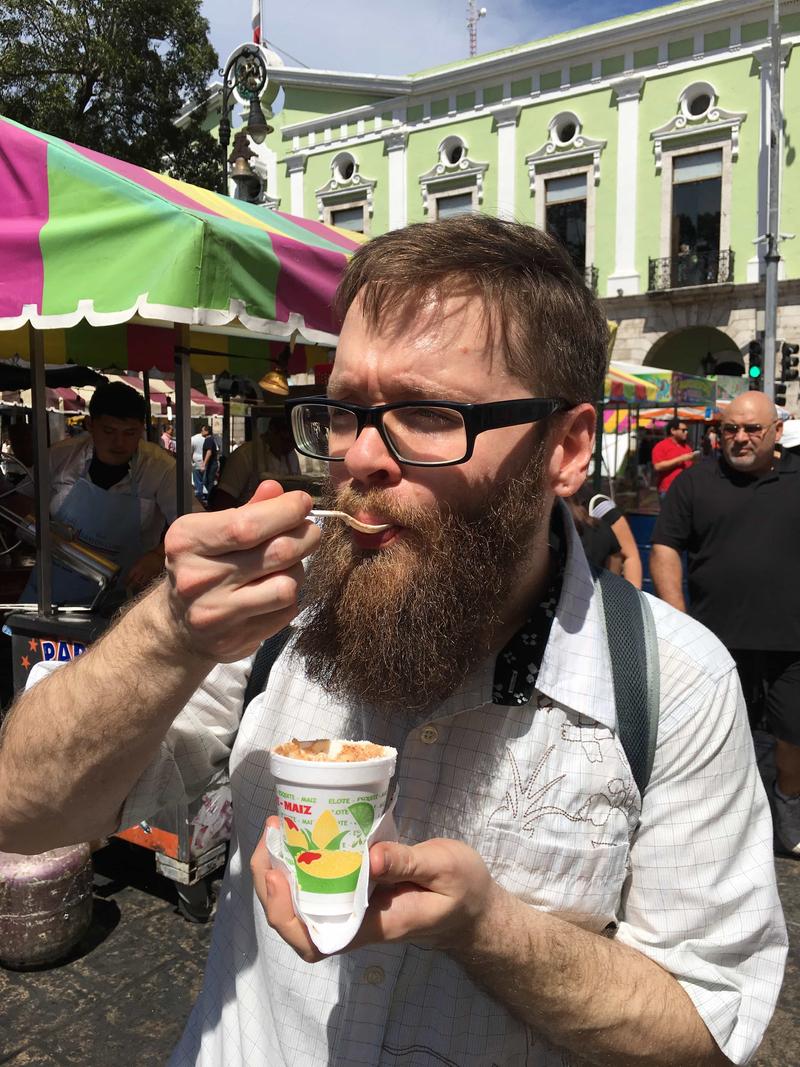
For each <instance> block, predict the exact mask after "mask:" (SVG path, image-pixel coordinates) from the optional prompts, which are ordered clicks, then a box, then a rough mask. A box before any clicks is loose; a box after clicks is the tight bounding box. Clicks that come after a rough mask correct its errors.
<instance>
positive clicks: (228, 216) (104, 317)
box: [0, 117, 363, 373]
mask: <svg viewBox="0 0 800 1067" xmlns="http://www.w3.org/2000/svg"><path fill="white" fill-rule="evenodd" d="M361 240H363V238H361V236H360V235H358V234H350V233H346V232H345V231H342V230H338V229H336V228H334V227H330V226H323V225H322V224H321V223H317V222H314V221H311V220H308V219H299V218H295V217H293V216H291V215H285V214H282V213H281V212H277V211H272V210H269V209H267V208H264V207H260V206H258V205H254V204H247V203H245V202H243V201H239V200H233V199H231V198H230V197H226V196H222V195H221V194H219V193H214V192H211V191H209V190H206V189H200V188H198V187H196V186H192V185H188V184H186V183H185V182H180V181H177V180H175V179H173V178H169V177H166V176H165V175H162V174H156V173H155V172H153V171H149V170H145V169H143V168H141V167H135V166H133V165H131V164H129V163H123V162H122V161H120V160H118V159H113V158H111V157H110V156H104V155H100V154H99V153H97V152H94V151H91V150H90V149H87V148H81V147H79V146H78V145H73V144H70V143H68V142H66V141H62V140H59V139H58V138H56V137H51V136H49V135H47V134H43V133H37V132H36V131H34V130H30V129H27V128H26V127H24V126H20V125H19V124H17V123H14V122H12V121H10V120H9V119H6V118H3V117H0V358H8V357H10V356H13V355H18V356H20V357H21V358H23V359H26V358H28V351H27V343H23V333H24V334H27V332H28V331H27V330H26V329H24V328H25V327H26V326H27V324H31V325H32V326H34V327H36V328H37V329H43V330H47V331H55V332H54V333H53V334H52V336H51V337H50V338H49V339H48V338H47V337H46V339H45V345H46V348H45V359H46V361H47V362H48V363H54V362H72V363H75V362H78V363H85V364H88V365H91V366H100V367H103V366H111V365H116V366H118V367H120V368H127V369H128V370H144V369H149V368H150V367H160V368H161V369H162V370H168V369H170V367H171V365H172V361H171V353H172V349H173V347H174V334H173V332H172V330H165V329H163V328H162V329H158V327H159V326H163V325H164V324H175V323H179V324H188V325H189V326H191V327H192V328H193V330H192V342H191V343H192V347H197V348H206V349H209V351H210V352H211V353H213V355H210V356H208V357H206V360H207V365H206V366H205V367H203V366H202V365H201V364H202V360H198V359H196V358H195V357H193V358H192V366H193V367H196V369H198V370H201V372H202V371H205V370H207V371H208V372H209V373H213V372H214V371H216V370H221V369H229V370H232V371H234V372H239V373H247V370H246V369H245V368H244V367H243V366H237V365H236V360H237V359H242V360H246V361H247V362H248V363H249V364H250V366H252V363H251V361H252V360H253V359H254V358H259V357H260V358H259V361H260V362H262V363H263V362H264V361H265V349H264V340H263V338H264V337H267V338H270V339H272V340H273V341H275V342H277V343H278V349H280V348H281V347H282V345H283V343H284V342H285V341H287V340H288V339H289V338H290V337H291V336H292V335H293V334H295V332H296V331H299V335H300V339H301V340H304V341H307V342H309V343H310V344H311V345H313V344H317V345H320V346H324V345H328V346H330V345H332V344H335V341H336V330H337V328H336V323H335V321H334V319H333V315H332V311H331V301H332V297H333V294H334V292H335V289H336V286H337V284H338V282H339V278H340V276H341V274H342V271H343V269H344V267H345V265H346V263H347V260H348V258H349V257H350V256H351V255H352V253H353V252H354V251H355V250H356V249H357V248H358V246H359V242H360V241H361ZM215 327H216V328H227V327H230V329H226V330H225V333H216V332H213V331H214V328H215ZM237 327H238V330H237V329H236V328H237ZM242 327H244V328H245V329H242ZM204 331H208V332H204ZM246 331H251V334H250V336H249V337H248V336H247V332H246ZM253 333H256V334H261V335H262V339H261V340H257V339H256V338H255V337H253V336H252V334H253ZM4 334H5V337H4V336H3V335H4ZM253 346H257V347H256V348H254V347H253ZM104 353H105V358H102V357H103V354H104ZM303 354H304V353H303V352H300V353H297V352H296V355H297V356H298V359H299V358H300V356H302V355H303ZM270 355H272V356H273V358H274V355H275V352H274V350H271V351H270V353H269V354H267V355H266V358H269V356H270ZM98 356H100V357H101V358H99V359H98V358H97V357H98ZM318 362H323V360H322V358H320V359H319V360H318Z"/></svg>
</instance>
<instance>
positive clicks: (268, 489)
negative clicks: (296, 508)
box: [247, 478, 283, 504]
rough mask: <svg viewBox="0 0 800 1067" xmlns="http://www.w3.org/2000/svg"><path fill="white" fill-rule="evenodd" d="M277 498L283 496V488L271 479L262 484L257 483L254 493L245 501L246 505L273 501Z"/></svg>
mask: <svg viewBox="0 0 800 1067" xmlns="http://www.w3.org/2000/svg"><path fill="white" fill-rule="evenodd" d="M278 496H283V487H282V486H281V484H280V482H276V481H274V480H273V479H272V478H268V479H267V480H266V481H264V482H259V483H258V485H257V486H256V491H255V492H254V493H253V495H252V496H251V497H250V499H249V500H248V501H247V503H248V504H257V503H258V502H259V501H261V500H274V499H275V498H276V497H278Z"/></svg>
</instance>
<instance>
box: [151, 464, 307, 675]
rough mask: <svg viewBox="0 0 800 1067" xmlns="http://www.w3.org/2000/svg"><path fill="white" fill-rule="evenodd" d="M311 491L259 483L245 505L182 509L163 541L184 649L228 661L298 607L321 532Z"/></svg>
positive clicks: (169, 597) (289, 617) (250, 647)
mask: <svg viewBox="0 0 800 1067" xmlns="http://www.w3.org/2000/svg"><path fill="white" fill-rule="evenodd" d="M311 504H312V501H311V497H310V496H309V495H308V494H307V493H302V492H294V493H284V492H283V490H282V489H281V487H280V485H278V483H277V482H262V483H261V484H260V485H259V487H258V489H257V490H256V491H255V493H254V494H253V497H252V499H251V500H250V501H249V502H248V503H247V504H245V505H244V507H241V508H232V509H230V510H229V511H221V512H217V513H198V514H192V515H183V516H182V517H181V518H179V519H176V521H175V522H174V523H173V524H172V526H170V528H169V530H168V531H167V535H166V538H165V540H164V547H165V550H166V568H167V577H168V585H167V598H166V599H167V603H168V606H169V612H170V615H171V618H172V624H173V627H174V631H175V632H176V634H177V636H178V637H179V638H180V639H181V641H182V643H183V644H184V647H185V648H186V649H187V651H189V652H191V653H193V654H195V655H200V656H206V657H208V659H209V660H212V661H213V662H222V663H230V662H232V661H234V660H237V659H240V658H242V657H243V656H247V655H249V654H250V653H252V652H254V651H255V650H256V649H257V648H258V646H259V644H260V643H261V641H263V640H264V638H265V637H270V636H271V635H272V634H275V633H277V632H278V631H279V630H281V629H283V627H284V626H286V625H287V624H288V623H289V622H290V621H291V620H292V619H293V618H294V616H295V615H296V614H297V612H298V605H297V596H298V592H299V589H300V586H301V584H302V582H303V564H302V560H303V557H304V556H307V555H308V554H309V553H310V552H313V551H314V549H315V548H316V547H317V545H318V544H319V540H320V537H321V532H320V530H319V529H318V527H317V526H315V525H314V523H311V522H306V521H305V519H306V516H307V515H308V512H309V511H310V510H311Z"/></svg>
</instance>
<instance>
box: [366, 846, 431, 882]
mask: <svg viewBox="0 0 800 1067" xmlns="http://www.w3.org/2000/svg"><path fill="white" fill-rule="evenodd" d="M429 844H430V842H428V841H425V842H423V843H422V844H420V845H401V844H400V843H399V842H397V841H381V842H380V843H379V844H377V845H373V846H372V848H371V849H370V851H369V860H370V874H371V875H372V877H373V878H374V879H375V881H376V882H380V883H381V885H397V884H398V883H399V882H414V883H415V884H416V885H420V886H430V885H431V884H432V883H433V882H434V880H435V879H436V878H437V876H438V875H439V874H440V873H441V872H440V869H439V865H438V863H436V855H435V850H431V849H429V848H427V847H426V846H427V845H429Z"/></svg>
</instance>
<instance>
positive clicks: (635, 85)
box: [611, 78, 645, 104]
mask: <svg viewBox="0 0 800 1067" xmlns="http://www.w3.org/2000/svg"><path fill="white" fill-rule="evenodd" d="M644 81H645V80H644V78H626V79H625V80H624V81H620V82H615V83H613V84H612V86H611V90H612V92H613V93H614V96H615V97H616V98H617V103H618V104H619V103H622V102H624V101H625V100H639V99H641V96H642V89H643V88H644Z"/></svg>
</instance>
